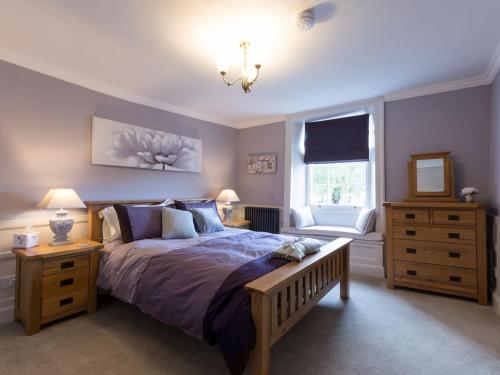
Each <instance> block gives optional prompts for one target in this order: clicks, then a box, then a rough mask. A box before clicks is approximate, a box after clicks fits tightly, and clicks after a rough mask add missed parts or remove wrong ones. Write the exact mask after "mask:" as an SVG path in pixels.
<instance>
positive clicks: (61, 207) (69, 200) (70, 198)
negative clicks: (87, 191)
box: [38, 189, 86, 246]
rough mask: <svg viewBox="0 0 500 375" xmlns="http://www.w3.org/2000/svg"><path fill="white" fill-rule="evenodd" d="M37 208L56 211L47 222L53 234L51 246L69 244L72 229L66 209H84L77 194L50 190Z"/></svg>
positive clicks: (71, 191)
mask: <svg viewBox="0 0 500 375" xmlns="http://www.w3.org/2000/svg"><path fill="white" fill-rule="evenodd" d="M38 207H40V208H46V209H53V210H57V211H56V217H55V218H52V219H50V220H49V223H50V229H52V232H53V233H54V241H52V242H51V245H52V246H59V245H66V244H70V243H71V241H70V240H69V238H68V233H69V232H70V231H71V228H73V219H71V218H69V217H68V211H67V210H66V209H67V208H85V207H86V206H85V203H83V202H82V200H81V199H80V197H79V196H78V194H76V192H75V191H74V190H73V189H50V190H49V192H48V193H47V195H46V196H45V197H43V199H42V201H41V202H40V203H39V204H38Z"/></svg>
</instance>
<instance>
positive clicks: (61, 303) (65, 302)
mask: <svg viewBox="0 0 500 375" xmlns="http://www.w3.org/2000/svg"><path fill="white" fill-rule="evenodd" d="M72 303H73V297H68V298H64V299H62V300H60V301H59V306H65V305H70V304H72Z"/></svg>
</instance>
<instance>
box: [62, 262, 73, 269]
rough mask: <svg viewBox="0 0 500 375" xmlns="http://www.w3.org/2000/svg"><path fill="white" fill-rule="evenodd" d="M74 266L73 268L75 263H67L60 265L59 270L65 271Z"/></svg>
mask: <svg viewBox="0 0 500 375" xmlns="http://www.w3.org/2000/svg"><path fill="white" fill-rule="evenodd" d="M74 266H75V262H74V261H69V262H64V263H61V269H62V270H65V269H66V268H72V267H74Z"/></svg>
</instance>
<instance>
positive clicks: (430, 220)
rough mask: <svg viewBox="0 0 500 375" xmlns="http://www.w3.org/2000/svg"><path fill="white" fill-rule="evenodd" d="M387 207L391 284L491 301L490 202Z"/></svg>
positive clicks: (389, 283) (388, 271) (400, 204)
mask: <svg viewBox="0 0 500 375" xmlns="http://www.w3.org/2000/svg"><path fill="white" fill-rule="evenodd" d="M384 206H385V209H386V220H387V236H386V268H387V285H388V287H389V288H394V287H395V286H403V287H409V288H414V289H422V290H427V291H431V292H438V293H446V294H453V295H458V296H462V297H468V298H473V299H475V300H477V302H478V303H480V304H482V305H487V304H488V287H487V256H486V211H485V210H486V206H485V205H481V204H476V203H439V202H398V203H395V202H390V203H389V202H388V203H385V204H384Z"/></svg>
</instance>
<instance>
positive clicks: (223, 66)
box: [215, 56, 229, 73]
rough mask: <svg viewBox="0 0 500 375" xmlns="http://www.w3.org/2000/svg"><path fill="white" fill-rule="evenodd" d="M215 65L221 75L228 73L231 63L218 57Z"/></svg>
mask: <svg viewBox="0 0 500 375" xmlns="http://www.w3.org/2000/svg"><path fill="white" fill-rule="evenodd" d="M215 64H216V65H217V69H218V71H219V73H222V72H224V73H227V72H228V70H229V61H228V59H227V58H225V57H222V56H218V57H216V58H215Z"/></svg>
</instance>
